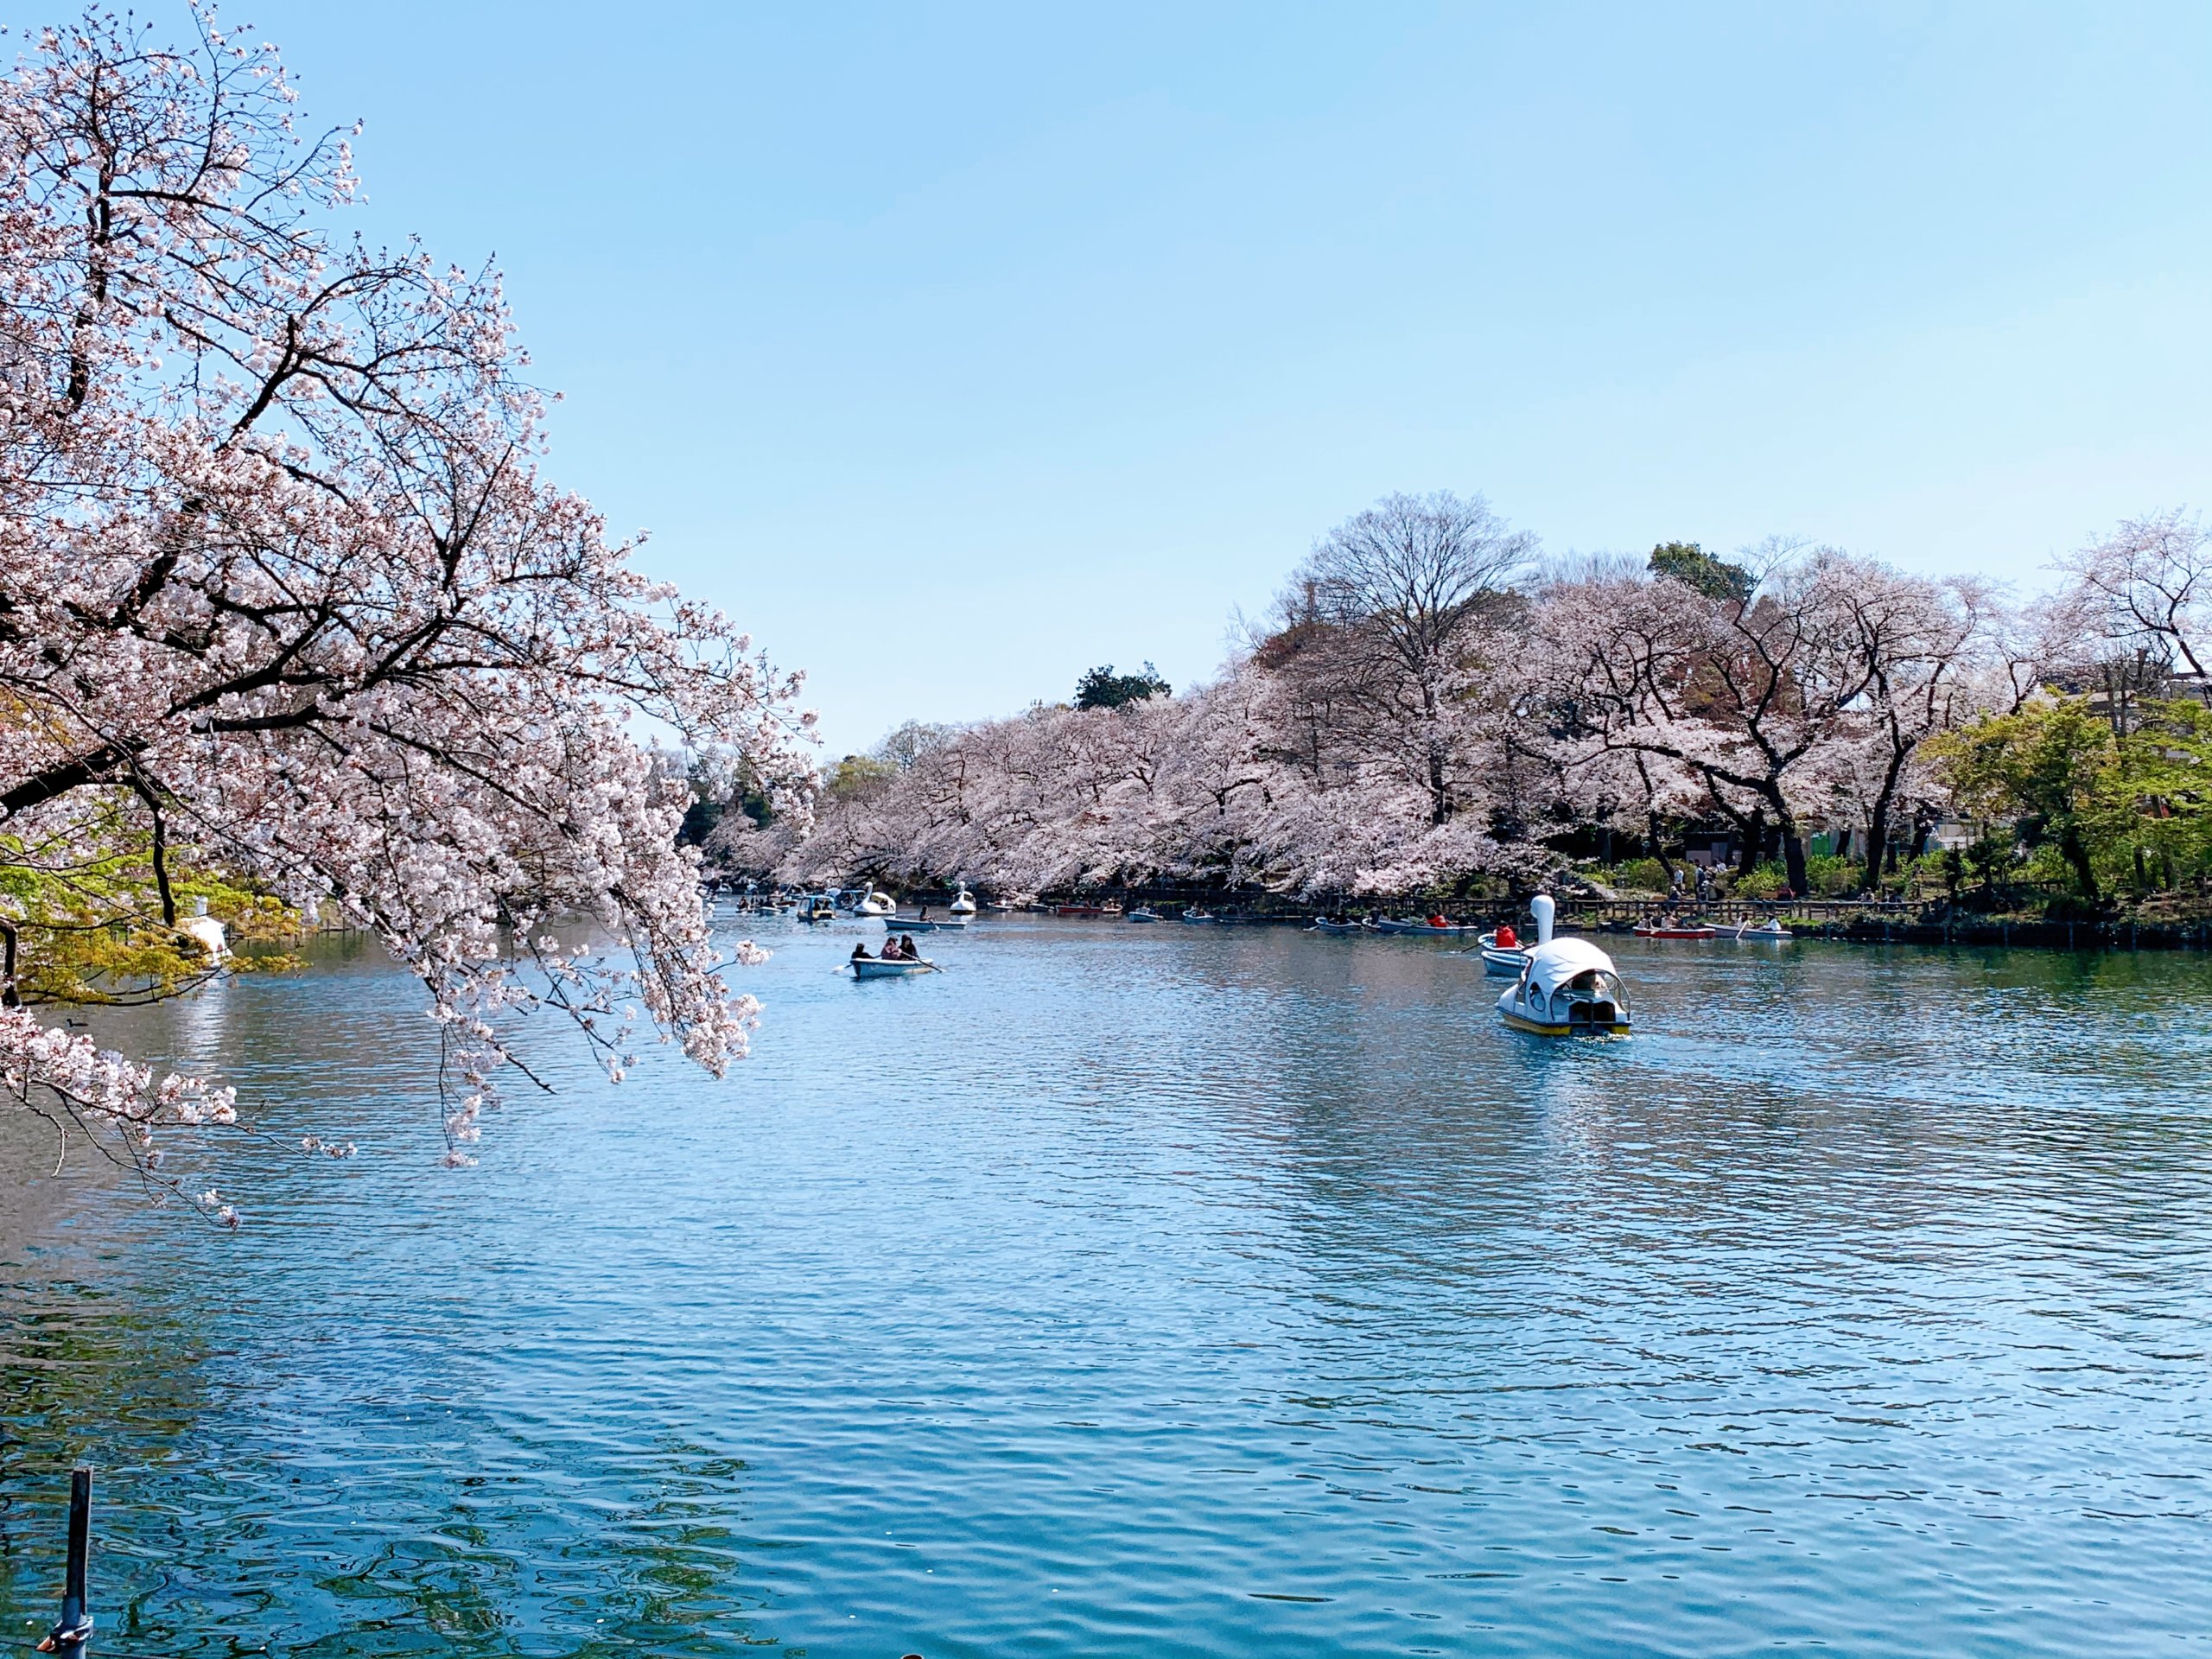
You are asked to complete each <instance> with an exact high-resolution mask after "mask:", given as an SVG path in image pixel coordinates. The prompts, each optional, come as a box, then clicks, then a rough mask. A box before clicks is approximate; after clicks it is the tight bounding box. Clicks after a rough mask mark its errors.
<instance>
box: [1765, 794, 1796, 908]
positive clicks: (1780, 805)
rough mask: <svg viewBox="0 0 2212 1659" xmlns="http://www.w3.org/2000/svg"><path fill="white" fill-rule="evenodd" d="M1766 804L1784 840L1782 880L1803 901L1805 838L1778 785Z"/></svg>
mask: <svg viewBox="0 0 2212 1659" xmlns="http://www.w3.org/2000/svg"><path fill="white" fill-rule="evenodd" d="M1766 804H1767V810H1769V811H1770V812H1772V813H1773V814H1774V827H1775V830H1776V833H1777V835H1778V836H1780V837H1781V840H1782V878H1783V880H1785V881H1787V882H1788V883H1789V891H1790V892H1792V893H1796V895H1797V896H1798V897H1799V898H1801V899H1802V898H1803V897H1804V896H1805V837H1804V836H1802V835H1800V834H1799V833H1798V832H1797V818H1796V814H1794V813H1793V812H1791V811H1790V810H1789V802H1788V801H1786V800H1784V799H1783V798H1782V790H1781V787H1780V786H1779V785H1777V786H1776V788H1775V790H1774V792H1773V793H1772V794H1770V795H1769V796H1768V797H1767V803H1766Z"/></svg>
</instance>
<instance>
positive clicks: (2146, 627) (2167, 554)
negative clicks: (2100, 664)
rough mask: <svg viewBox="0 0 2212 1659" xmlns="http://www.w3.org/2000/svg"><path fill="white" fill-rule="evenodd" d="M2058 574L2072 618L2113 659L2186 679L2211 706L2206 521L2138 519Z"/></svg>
mask: <svg viewBox="0 0 2212 1659" xmlns="http://www.w3.org/2000/svg"><path fill="white" fill-rule="evenodd" d="M2059 569H2061V570H2062V571H2063V573H2064V574H2065V575H2067V576H2068V577H2069V578H2070V579H2071V580H2070V582H2069V586H2068V589H2067V590H2066V592H2065V594H2064V595H2063V598H2064V600H2065V601H2067V602H2068V605H2069V611H2070V613H2071V617H2072V619H2073V620H2076V621H2078V622H2079V623H2081V624H2083V625H2085V626H2086V628H2087V631H2088V634H2089V637H2091V638H2093V639H2095V640H2096V641H2098V642H2099V643H2100V644H2101V645H2102V646H2103V647H2104V655H2105V656H2106V657H2107V658H2113V657H2117V658H2119V659H2120V661H2121V662H2123V663H2125V662H2127V661H2130V660H2133V661H2134V662H2137V663H2140V664H2149V665H2150V666H2152V668H2153V669H2155V670H2156V671H2158V674H2159V675H2160V677H2165V676H2176V677H2183V678H2186V679H2187V680H2188V681H2189V682H2190V689H2191V690H2193V691H2194V692H2195V694H2196V696H2198V697H2200V698H2202V699H2203V700H2204V701H2206V702H2212V531H2207V530H2206V529H2205V527H2204V524H2203V522H2202V520H2201V519H2199V518H2195V517H2193V516H2191V515H2190V514H2187V513H2184V512H2181V511H2180V510H2178V509H2177V510H2174V511H2171V512H2163V513H2156V514H2153V515H2152V516H2151V517H2149V518H2131V519H2129V520H2127V521H2126V523H2124V524H2121V525H2120V528H2119V529H2118V530H2117V531H2114V532H2113V534H2112V535H2110V536H2108V537H2106V538H2105V539H2104V540H2102V541H2101V542H2093V543H2090V544H2089V545H2088V546H2087V547H2085V548H2082V550H2080V551H2078V552H2076V553H2074V554H2071V555H2069V556H2068V557H2066V558H2065V559H2063V560H2062V561H2060V563H2059ZM2147 689H2148V690H2151V691H2152V694H2153V695H2156V694H2157V692H2158V690H2162V689H2163V688H2162V687H2159V686H2158V685H2155V684H2154V685H2152V686H2150V687H2148V688H2147Z"/></svg>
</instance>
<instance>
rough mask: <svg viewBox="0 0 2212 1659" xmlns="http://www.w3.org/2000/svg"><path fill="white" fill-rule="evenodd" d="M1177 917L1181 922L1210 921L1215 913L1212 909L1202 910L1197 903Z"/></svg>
mask: <svg viewBox="0 0 2212 1659" xmlns="http://www.w3.org/2000/svg"><path fill="white" fill-rule="evenodd" d="M1175 919H1176V920H1177V921H1179V922H1210V921H1212V920H1213V919H1214V914H1213V912H1211V911H1210V910H1201V909H1199V908H1198V906H1196V905H1192V906H1191V907H1190V908H1189V909H1188V910H1186V911H1185V912H1183V913H1182V914H1181V915H1180V916H1178V917H1177V918H1175Z"/></svg>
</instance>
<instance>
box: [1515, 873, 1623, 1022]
mask: <svg viewBox="0 0 2212 1659" xmlns="http://www.w3.org/2000/svg"><path fill="white" fill-rule="evenodd" d="M1529 914H1530V915H1531V916H1534V917H1535V918H1536V945H1535V949H1534V950H1531V951H1529V960H1528V962H1527V963H1526V965H1524V966H1523V967H1522V969H1521V975H1520V977H1519V978H1517V979H1516V980H1515V981H1514V982H1513V983H1512V984H1511V985H1510V986H1508V987H1507V988H1506V989H1505V991H1504V993H1503V995H1500V996H1499V997H1498V999H1497V1012H1498V1017H1499V1018H1500V1019H1502V1020H1504V1021H1505V1023H1506V1024H1507V1025H1509V1026H1510V1027H1513V1029H1514V1030H1516V1031H1529V1032H1535V1033H1537V1034H1538V1035H1539V1036H1544V1037H1565V1036H1569V1035H1573V1036H1578V1037H1580V1036H1591V1037H1596V1036H1611V1035H1614V1034H1616V1033H1618V1034H1626V1033H1627V1031H1628V1029H1629V1013H1628V988H1627V987H1626V986H1624V985H1623V984H1622V983H1621V976H1620V972H1619V970H1618V969H1616V968H1615V967H1614V966H1613V959H1612V958H1611V957H1609V956H1607V955H1606V954H1605V952H1604V951H1602V950H1599V948H1598V947H1597V946H1596V945H1594V944H1591V943H1590V941H1589V940H1587V939H1555V938H1553V937H1552V918H1553V914H1554V906H1553V904H1552V899H1551V895H1550V894H1549V893H1538V894H1537V895H1536V896H1535V899H1531V900H1530V901H1529Z"/></svg>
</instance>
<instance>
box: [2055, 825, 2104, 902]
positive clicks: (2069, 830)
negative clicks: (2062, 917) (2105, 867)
mask: <svg viewBox="0 0 2212 1659" xmlns="http://www.w3.org/2000/svg"><path fill="white" fill-rule="evenodd" d="M2058 851H2059V854H2060V855H2061V856H2062V857H2063V858H2064V859H2065V860H2066V861H2067V862H2068V863H2069V864H2070V865H2072V866H2073V867H2074V879H2075V880H2077V881H2079V882H2080V883H2081V884H2082V897H2083V898H2085V899H2088V900H2089V902H2090V903H2092V904H2094V903H2095V902H2096V901H2097V899H2098V897H2099V894H2098V893H2097V873H2096V871H2095V870H2094V869H2092V868H2090V866H2089V849H2088V847H2087V846H2086V845H2084V844H2083V842H2082V832H2081V831H2080V830H2079V829H2075V827H2074V826H2073V825H2072V824H2069V825H2067V826H2066V832H2065V833H2064V834H2063V835H2062V836H2059V838H2058Z"/></svg>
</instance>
